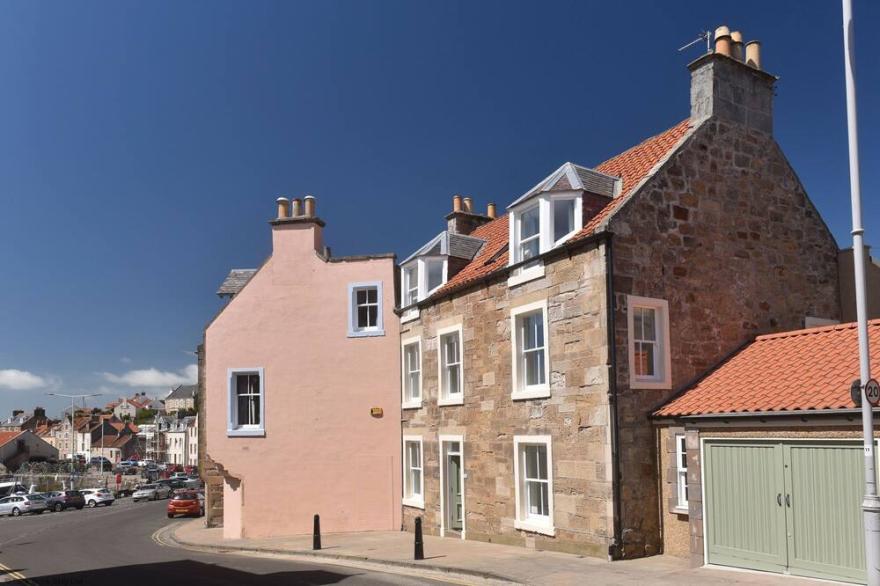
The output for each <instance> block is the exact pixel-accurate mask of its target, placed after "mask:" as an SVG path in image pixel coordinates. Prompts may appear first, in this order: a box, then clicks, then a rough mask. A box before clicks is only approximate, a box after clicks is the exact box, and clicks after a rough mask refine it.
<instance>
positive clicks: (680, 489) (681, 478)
mask: <svg viewBox="0 0 880 586" xmlns="http://www.w3.org/2000/svg"><path fill="white" fill-rule="evenodd" d="M675 472H676V474H675V480H676V489H677V490H676V495H677V505H678V508H680V509H685V510H687V508H688V487H687V473H688V461H687V441H686V438H685V435H684V434H683V433H682V434H678V435H676V436H675Z"/></svg>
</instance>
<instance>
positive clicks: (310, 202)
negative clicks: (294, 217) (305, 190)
mask: <svg viewBox="0 0 880 586" xmlns="http://www.w3.org/2000/svg"><path fill="white" fill-rule="evenodd" d="M304 203H305V210H306V211H305V217H307V218H314V217H315V198H314V197H313V196H311V195H307V196H305V198H304Z"/></svg>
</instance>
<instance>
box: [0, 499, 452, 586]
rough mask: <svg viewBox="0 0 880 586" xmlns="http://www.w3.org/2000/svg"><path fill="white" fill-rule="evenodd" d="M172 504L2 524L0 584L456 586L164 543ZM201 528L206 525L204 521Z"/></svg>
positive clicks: (121, 504)
mask: <svg viewBox="0 0 880 586" xmlns="http://www.w3.org/2000/svg"><path fill="white" fill-rule="evenodd" d="M165 506H166V501H157V502H146V503H133V502H132V501H131V499H120V500H117V501H116V503H115V504H114V505H113V506H110V507H98V508H95V509H89V508H85V509H83V510H81V511H77V510H69V511H64V512H61V513H44V514H42V515H27V516H21V517H0V583H2V582H8V583H15V584H23V585H26V586H34V585H39V586H105V585H106V586H110V585H112V586H119V585H120V584H124V585H125V586H141V585H143V586H156V585H157V584H168V585H172V584H198V586H251V585H254V586H281V585H282V584H284V585H290V584H307V585H310V584H314V585H318V584H344V585H357V586H364V585H381V586H385V585H393V586H402V585H409V584H430V585H436V584H444V583H448V582H444V581H437V580H431V579H429V578H420V577H414V576H402V575H399V574H394V573H388V572H384V571H381V569H380V570H375V571H373V570H364V569H362V568H354V567H345V566H330V565H327V564H323V563H319V561H318V560H308V561H299V560H294V559H291V558H289V557H286V556H283V557H282V556H273V555H265V554H253V553H248V554H247V555H238V554H236V553H235V552H227V553H218V552H198V551H191V550H187V549H181V548H179V547H168V546H167V545H166V544H163V543H162V542H161V541H160V540H158V539H157V538H156V535H157V532H161V531H165V530H166V528H167V527H169V526H170V527H171V528H174V527H175V526H183V525H186V524H188V523H190V520H189V519H175V520H173V521H172V520H170V519H168V518H167V517H166V514H165ZM196 523H200V521H198V520H196Z"/></svg>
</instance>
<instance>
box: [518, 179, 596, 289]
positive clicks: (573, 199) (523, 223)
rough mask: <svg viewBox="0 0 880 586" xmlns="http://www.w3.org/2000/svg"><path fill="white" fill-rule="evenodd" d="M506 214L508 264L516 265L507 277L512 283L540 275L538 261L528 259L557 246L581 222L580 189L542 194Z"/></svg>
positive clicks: (541, 265) (542, 272)
mask: <svg viewBox="0 0 880 586" xmlns="http://www.w3.org/2000/svg"><path fill="white" fill-rule="evenodd" d="M518 207H519V209H512V210H511V213H510V242H511V246H510V250H511V254H510V260H509V262H510V264H511V265H520V264H521V263H525V264H522V265H521V266H519V267H518V268H517V269H515V270H514V271H513V272H512V273H511V275H510V278H509V279H508V285H510V286H514V285H518V284H520V283H524V282H526V281H531V280H532V279H536V278H539V277H543V276H544V266H543V263H542V262H541V261H540V260H535V261H534V262H528V261H529V259H531V258H536V257H538V256H539V255H541V254H543V253H545V252H547V251H548V250H551V249H553V248H555V247H556V246H559V245H560V244H562V243H563V242H565V241H566V240H568V239H569V238H570V237H571V236H572V235H573V234H575V233H576V232H577V231H578V230H580V229H581V227H582V225H583V216H582V209H583V200H582V198H581V195H580V192H574V191H561V192H553V193H552V194H551V193H544V194H542V195H540V196H536V197H534V198H531V199H529V200H528V201H527V202H526V203H524V204H522V205H521V206H518Z"/></svg>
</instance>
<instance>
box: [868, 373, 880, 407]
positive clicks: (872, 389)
mask: <svg viewBox="0 0 880 586" xmlns="http://www.w3.org/2000/svg"><path fill="white" fill-rule="evenodd" d="M865 398H866V399H867V400H868V403H870V404H871V405H873V406H874V407H876V406H877V405H878V404H880V384H878V383H877V379H875V378H872V379H871V380H869V381H868V383H867V384H866V385H865Z"/></svg>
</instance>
